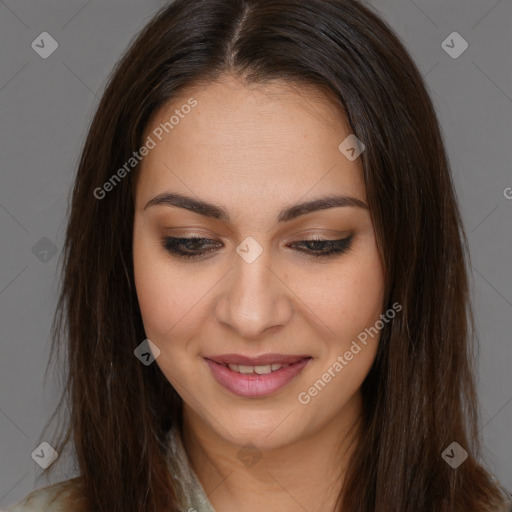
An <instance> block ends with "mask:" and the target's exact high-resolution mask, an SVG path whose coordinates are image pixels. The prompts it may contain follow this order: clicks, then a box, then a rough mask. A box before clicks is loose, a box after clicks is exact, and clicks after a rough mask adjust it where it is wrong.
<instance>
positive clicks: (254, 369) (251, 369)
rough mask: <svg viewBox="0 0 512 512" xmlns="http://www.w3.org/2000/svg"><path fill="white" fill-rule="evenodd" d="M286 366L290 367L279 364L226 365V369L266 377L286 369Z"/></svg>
mask: <svg viewBox="0 0 512 512" xmlns="http://www.w3.org/2000/svg"><path fill="white" fill-rule="evenodd" d="M287 366H290V365H289V364H279V363H273V364H267V365H264V366H245V365H242V364H228V368H229V369H230V370H233V371H234V372H238V373H243V374H250V373H256V374H258V375H266V374H268V373H271V372H275V371H276V370H280V369H281V368H286V367H287Z"/></svg>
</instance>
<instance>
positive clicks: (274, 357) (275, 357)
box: [204, 354, 311, 366]
mask: <svg viewBox="0 0 512 512" xmlns="http://www.w3.org/2000/svg"><path fill="white" fill-rule="evenodd" d="M306 357H311V356H309V355H307V354H298V355H292V354H262V355H260V356H257V357H248V356H243V355H240V354H220V355H217V356H204V358H205V359H209V360H211V361H214V362H215V363H219V364H242V365H245V366H264V365H267V364H272V363H275V364H293V363H296V362H297V361H300V360H301V359H305V358H306Z"/></svg>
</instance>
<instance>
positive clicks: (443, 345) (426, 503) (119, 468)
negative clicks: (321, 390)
mask: <svg viewBox="0 0 512 512" xmlns="http://www.w3.org/2000/svg"><path fill="white" fill-rule="evenodd" d="M226 74H231V75H233V76H236V77H238V78H239V79H240V80H242V81H243V82H244V83H264V82H266V81H270V80H280V81H284V82H287V83H289V84H291V85H296V86H313V87H314V88H316V89H318V90H321V91H324V92H325V93H327V94H328V95H329V97H331V98H335V99H336V102H337V103H338V104H337V105H333V108H338V107H340V108H341V109H342V110H343V111H344V112H345V114H346V116H347V119H348V121H349V123H350V126H351V128H352V131H353V133H354V134H355V135H356V136H357V137H358V138H359V139H360V140H361V141H363V143H364V144H365V146H366V150H365V151H364V152H363V153H362V155H361V158H362V164H363V167H364V181H365V185H366V193H367V199H368V202H369V206H370V211H371V214H372V219H373V223H374V227H375V232H376V236H377V241H378V247H379V251H380V254H381V257H382V261H383V263H384V266H385V270H386V296H385V297H386V303H387V304H388V305H391V304H394V303H395V302H398V303H399V304H401V305H402V306H403V312H402V313H401V314H400V315H397V316H396V318H395V319H394V321H393V322H391V323H389V324H387V325H386V326H385V327H384V329H383V331H382V334H381V341H380V344H379V350H378V354H377V358H376V360H375V363H374V365H373V367H372V369H371V371H370V373H369V375H368V377H367V379H366V380H365V382H364V384H363V389H362V391H363V398H364V411H363V418H362V420H363V421H362V430H361V432H362V436H361V442H360V443H359V445H358V446H357V450H356V452H355V453H354V455H353V458H352V460H351V468H350V471H349V474H348V475H347V478H346V480H345V485H344V489H343V493H342V494H340V498H339V500H338V501H339V503H338V506H339V507H341V505H342V506H343V511H344V512H370V511H375V510H377V511H379V512H387V511H389V512H391V511H393V512H417V511H453V510H457V511H458V510H460V511H467V510H471V511H490V510H495V509H496V507H497V506H499V505H500V503H501V498H500V493H499V490H498V488H497V487H496V485H495V484H494V483H493V481H492V478H491V477H490V475H489V474H488V473H487V472H486V471H485V470H484V469H483V468H482V466H481V465H480V463H479V457H480V456H479V451H478V431H477V410H476V392H475V385H474V381H473V372H474V368H473V365H474V361H473V360H474V356H473V350H472V344H471V342H472V340H473V338H474V336H473V331H474V320H473V313H472V309H471V305H470V301H469V292H468V290H469V283H468V273H467V267H468V266H469V265H468V261H467V240H466V236H465V234H464V230H463V227H462V222H461V216H460V213H459V210H458V206H457V202H456V196H455V193H454V188H453V184H452V181H451V176H450V170H449V164H448V161H447V156H446V151H445V148H444V145H443V140H442V136H441V133H440V129H439V125H438V121H437V118H436V113H435V111H434V108H433V105H432V103H431V100H430V98H429V95H428V93H427V91H426V87H425V85H424V82H423V80H422V77H421V74H420V73H419V71H418V69H417V67H416V65H415V64H414V62H413V61H412V60H411V58H410V56H409V55H408V53H407V51H406V50H405V49H404V47H403V45H402V44H401V42H400V41H399V39H398V38H397V36H396V35H394V33H393V31H392V29H391V28H390V27H389V26H388V25H387V24H386V23H385V22H384V21H382V20H381V19H380V18H379V17H378V16H377V15H376V14H375V13H374V12H373V11H372V10H371V9H370V8H368V7H366V6H363V5H362V4H360V3H359V2H356V1H354V0H308V1H304V0H178V1H176V2H173V3H172V4H170V5H168V6H166V7H165V8H164V9H162V10H161V11H160V12H159V13H158V14H157V15H156V16H155V17H154V19H153V20H151V22H150V23H149V24H148V25H147V26H146V27H145V29H144V30H143V31H142V32H141V34H140V35H139V36H138V37H137V38H136V40H135V41H134V42H133V43H132V44H131V46H130V48H129V49H128V51H127V52H126V54H125V55H124V56H123V58H122V59H121V60H120V62H119V63H118V65H117V66H116V69H115V70H114V72H113V74H112V76H111V77H110V80H109V83H108V85H107V87H106V90H105V92H104V94H103V96H102V99H101V102H100V104H99V106H98V109H97V112H96V115H95V117H94V119H93V121H92V124H91V126H90V130H89V133H88V136H87V139H86V141H85V146H84V148H83V152H82V155H81V159H80V162H79V166H78V171H77V176H76V181H75V185H74V190H73V196H72V204H71V211H70V213H69V224H68V227H67V232H66V241H65V248H64V252H63V267H62V283H61V295H60V297H59V302H58V306H57V311H56V315H55V319H54V326H53V336H54V345H53V346H52V355H53V349H54V348H55V347H56V348H57V351H58V352H59V346H62V347H65V348H66V349H67V354H66V355H67V361H66V364H65V368H66V369H67V375H66V382H65V388H64V391H63V395H62V398H61V402H60V404H59V407H60V408H62V407H63V405H64V404H65V403H66V404H67V406H68V408H69V416H70V419H69V424H68V425H66V427H65V428H64V430H63V432H62V433H61V435H60V438H59V440H58V442H56V443H54V446H55V447H56V449H57V451H59V452H61V451H62V450H63V448H64V447H65V446H66V445H67V444H68V442H69V441H70V440H71V439H72V441H73V445H74V450H75V453H76V460H77V464H78V469H79V471H80V475H81V476H80V478H78V479H77V482H80V483H81V485H82V486H81V492H82V496H83V500H84V504H86V505H84V507H85V508H87V509H90V510H95V511H97V512H128V511H141V512H142V511H146V512H157V511H158V512H162V511H164V510H177V506H176V494H175V492H174V489H173V484H172V481H171V479H170V478H169V473H168V468H167V466H166V461H165V448H166V446H165V434H166V432H167V431H168V429H169V428H170V427H171V426H172V425H174V424H178V423H179V422H180V420H181V403H182V402H181V398H180V397H179V395H178V394H177V393H176V391H175V390H174V389H173V388H172V386H171V385H170V383H169V382H168V381H167V380H166V378H165V376H164V375H163V373H162V372H161V371H160V369H159V367H158V365H156V364H152V365H150V366H144V365H142V364H141V363H140V361H139V360H138V359H137V358H136V357H135V356H134V353H133V352H134V349H135V348H136V347H137V346H138V345H139V344H140V343H141V342H142V341H143V340H144V339H145V338H146V336H145V333H144V329H143V324H142V319H141V314H140V310H139V306H138V302H137V295H136V291H135V286H134V276H133V264H132V230H133V216H134V186H135V176H136V173H137V168H134V169H133V170H132V171H131V172H129V173H127V175H126V176H125V177H124V178H123V179H122V180H120V181H119V183H117V184H116V185H115V187H113V190H112V191H110V192H109V193H108V196H107V197H105V198H103V199H98V198H97V197H96V196H95V194H94V190H95V189H97V188H98V187H102V185H103V184H104V183H106V182H107V181H108V180H109V179H110V178H111V177H112V175H113V174H114V173H115V171H116V170H117V169H119V168H120V167H122V166H123V164H125V163H126V162H127V161H128V160H129V159H130V157H131V156H132V153H133V152H134V151H136V150H137V149H139V148H140V147H141V145H142V142H143V141H142V136H143V133H144V129H145V128H146V125H147V123H148V121H149V119H150V117H151V116H152V114H153V113H155V112H156V110H157V109H158V108H159V107H161V106H163V105H164V104H165V103H166V102H168V101H170V100H172V99H173V97H175V96H176V95H177V94H178V93H179V92H182V91H183V90H185V89H186V88H187V87H188V86H192V85H196V84H198V83H200V82H201V83H205V84H207V83H209V82H211V81H213V80H216V79H218V78H220V77H222V76H223V75H226ZM52 418H53V417H52ZM452 442H457V443H458V444H459V445H461V446H462V447H463V448H464V449H465V450H466V451H467V452H468V453H469V458H468V459H467V460H466V461H465V462H464V463H463V464H462V465H460V466H459V467H458V468H457V469H452V467H450V466H449V465H448V464H447V463H446V462H445V460H443V458H442V457H441V454H442V452H443V450H444V449H445V448H446V447H447V446H449V445H450V444H451V443H452Z"/></svg>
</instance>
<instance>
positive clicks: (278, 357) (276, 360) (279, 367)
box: [204, 354, 312, 398]
mask: <svg viewBox="0 0 512 512" xmlns="http://www.w3.org/2000/svg"><path fill="white" fill-rule="evenodd" d="M311 359H312V357H311V356H308V355H284V354H265V355H263V356H259V357H247V356H242V355H238V354H224V355H219V356H208V357H204V360H205V361H206V363H207V364H208V366H209V368H210V370H211V372H212V375H213V377H214V379H215V380H216V381H217V382H218V383H219V384H221V385H222V386H223V387H224V388H226V389H227V390H228V391H231V392H232V393H234V394H235V395H238V396H243V397H248V398H258V397H264V396H268V395H271V394H274V393H276V392H277V391H280V390H281V389H282V388H283V387H284V386H286V385H287V384H288V383H289V382H290V381H291V380H292V379H294V378H295V377H296V376H297V375H299V374H300V373H301V372H302V370H303V369H304V368H305V367H306V366H307V365H308V363H309V362H310V361H311Z"/></svg>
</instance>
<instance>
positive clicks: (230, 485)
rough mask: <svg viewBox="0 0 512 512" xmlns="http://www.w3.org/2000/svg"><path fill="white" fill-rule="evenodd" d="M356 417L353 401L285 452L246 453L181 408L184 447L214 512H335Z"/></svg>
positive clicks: (356, 400)
mask: <svg viewBox="0 0 512 512" xmlns="http://www.w3.org/2000/svg"><path fill="white" fill-rule="evenodd" d="M360 411H361V398H360V396H359V395H357V396H355V397H353V399H352V400H351V402H349V403H348V404H346V406H345V407H344V408H343V409H342V410H341V411H340V413H339V414H338V415H337V416H335V417H334V418H332V419H331V420H330V421H329V422H328V423H326V424H324V425H322V426H321V427H320V428H317V429H316V430H315V431H314V432H312V433H304V435H303V436H302V437H301V438H300V439H296V440H294V441H293V442H290V443H289V444H287V445H285V446H278V447H275V448H273V449H269V450H265V451H259V450H255V451H254V452H251V450H250V449H248V448H241V447H240V446H239V445H234V444H232V443H230V442H229V441H228V440H226V439H225V438H224V437H222V436H221V435H219V433H218V432H217V431H215V430H214V429H212V428H211V427H210V425H209V424H207V423H205V422H204V421H203V420H202V418H201V417H199V416H198V415H197V414H196V413H195V412H194V411H193V410H191V409H190V408H188V407H187V406H185V407H184V415H183V444H184V447H185V450H186V452H187V454H188V456H189V458H190V460H191V464H192V468H193V469H194V471H195V473H196V475H197V477H198V478H199V481H200V482H201V484H202V486H203V488H204V490H205V492H206V495H207V496H208V499H209V500H210V502H211V504H212V506H213V507H214V508H215V510H216V512H231V511H237V512H238V511H240V510H244V512H261V510H280V511H282V512H304V510H307V511H309V512H314V511H318V512H320V511H322V512H325V511H333V512H334V510H335V504H336V500H337V497H338V495H339V494H340V492H342V491H343V482H344V479H345V474H346V471H347V467H348V463H349V460H350V457H351V455H352V453H353V451H354V449H355V447H356V444H357V438H358V429H357V428H356V427H355V425H356V419H357V418H358V417H359V416H360ZM284 417H286V415H284ZM285 421H286V420H285ZM285 421H284V422H283V424H284V423H285ZM290 421H293V415H292V414H290ZM283 427H284V425H283ZM278 428H281V426H279V427H278ZM221 433H222V429H221V432H220V434H221ZM226 437H227V436H226ZM254 454H255V458H253V457H254ZM243 455H246V456H247V457H243ZM241 459H243V460H241ZM244 460H245V463H244Z"/></svg>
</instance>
